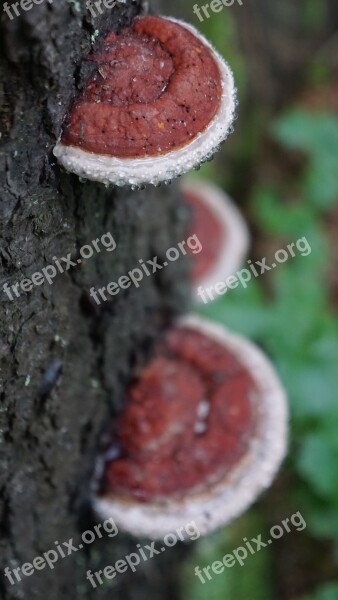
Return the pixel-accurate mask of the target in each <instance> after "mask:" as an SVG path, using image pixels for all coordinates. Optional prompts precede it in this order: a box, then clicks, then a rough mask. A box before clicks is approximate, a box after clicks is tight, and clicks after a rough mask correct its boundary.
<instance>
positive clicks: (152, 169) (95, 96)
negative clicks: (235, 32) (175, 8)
mask: <svg viewBox="0 0 338 600" xmlns="http://www.w3.org/2000/svg"><path fill="white" fill-rule="evenodd" d="M88 58H89V59H90V60H92V61H93V62H94V63H95V64H96V67H97V68H96V70H95V72H94V74H93V75H92V76H91V77H90V78H89V80H88V81H87V84H86V87H85V90H84V91H83V93H82V94H81V96H80V97H79V98H78V99H77V100H76V101H75V102H74V104H73V105H72V107H71V108H70V111H69V113H68V115H67V117H66V120H65V124H64V128H63V131H62V135H61V138H60V140H59V142H58V143H57V145H56V147H55V148H54V154H55V156H56V157H57V158H58V160H59V162H60V163H61V164H62V165H63V166H64V167H65V168H66V169H67V170H68V171H71V172H74V173H76V174H77V175H79V176H82V177H86V178H88V179H91V180H94V181H101V182H103V183H105V184H109V183H113V184H115V185H118V186H122V185H126V184H129V185H134V186H138V185H142V184H145V183H152V184H154V185H157V184H159V183H160V182H162V181H169V180H171V179H173V178H175V177H177V176H179V175H181V174H183V173H185V172H187V171H189V170H190V169H192V168H193V167H197V166H198V165H200V164H201V163H202V162H203V161H205V160H208V159H209V158H210V157H211V156H212V155H213V154H214V153H215V152H216V150H217V149H218V147H219V145H220V143H221V142H222V141H223V140H224V139H225V138H226V137H227V135H228V133H229V131H230V129H231V124H232V122H233V119H234V112H235V104H236V102H235V88H234V81H233V76H232V73H231V70H230V68H229V66H228V65H227V63H226V62H225V61H224V60H223V58H222V57H221V56H220V55H219V54H218V53H217V52H216V50H214V48H213V47H212V46H211V45H210V44H209V42H208V41H207V40H206V39H205V38H204V37H203V36H202V35H201V34H200V33H199V32H198V31H197V30H196V29H195V28H194V27H192V26H191V25H187V24H186V23H183V22H181V21H177V20H175V19H172V18H170V19H169V18H163V17H156V16H140V17H137V18H136V19H135V20H134V21H133V23H132V25H131V26H130V27H129V28H127V29H124V30H122V31H121V32H120V33H118V34H115V33H109V34H108V35H107V36H106V37H105V39H104V40H102V42H101V45H100V46H99V48H98V50H96V51H95V52H94V53H93V54H92V55H90V56H89V57H88Z"/></svg>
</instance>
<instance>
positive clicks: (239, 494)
mask: <svg viewBox="0 0 338 600" xmlns="http://www.w3.org/2000/svg"><path fill="white" fill-rule="evenodd" d="M286 437H287V408H286V399H285V394H284V391H283V388H282V386H281V384H280V382H279V380H278V377H277V376H276V374H275V372H274V370H273V368H272V366H271V364H270V362H269V361H268V359H267V358H266V357H265V356H264V355H263V354H262V352H261V351H260V350H258V349H257V348H256V347H255V346H254V345H253V344H251V343H250V342H248V341H247V340H245V339H243V338H241V337H238V336H237V335H234V334H232V333H230V332H229V331H227V330H226V329H224V328H222V327H220V326H218V325H215V324H212V323H210V322H208V321H205V320H204V319H201V318H199V317H197V316H188V317H185V318H184V319H182V320H181V321H179V322H178V324H177V325H175V326H174V327H172V328H171V329H170V330H169V331H168V332H167V333H166V335H165V336H164V339H162V340H161V342H160V343H159V345H158V347H157V348H156V351H155V355H154V357H153V358H152V360H151V361H150V363H149V364H148V365H147V366H146V367H145V368H144V370H143V371H142V372H141V374H140V375H139V376H138V377H137V379H135V380H134V381H133V382H132V383H131V385H130V387H129V389H128V390H127V396H126V403H125V409H124V411H123V412H122V413H121V415H120V416H119V417H118V419H117V422H116V425H115V430H114V433H113V440H112V448H113V450H114V452H113V454H111V456H110V457H109V458H108V459H107V460H108V462H107V463H106V464H105V470H104V475H103V479H102V480H101V483H100V489H99V491H98V493H97V495H96V497H95V499H94V505H95V509H96V511H97V513H98V514H99V515H101V516H102V517H104V518H107V517H113V518H114V520H115V522H116V523H117V524H118V525H119V526H120V527H121V528H123V529H125V530H127V531H129V532H131V533H134V534H137V535H146V536H149V537H153V538H154V539H155V538H159V537H161V536H163V535H165V534H166V533H168V532H170V531H172V530H174V529H175V528H177V527H178V526H182V525H185V524H186V523H188V522H189V521H191V520H194V521H195V523H196V525H197V526H198V528H199V530H200V532H201V533H207V532H209V531H212V530H213V529H215V528H217V527H219V526H221V525H223V524H225V523H227V522H229V521H230V520H231V519H234V518H235V517H236V516H238V515H239V514H240V513H241V512H242V511H244V510H245V509H246V508H247V507H248V506H249V505H250V504H251V503H252V502H253V501H254V500H255V498H256V497H257V495H258V494H259V493H260V492H261V491H262V490H264V488H266V487H268V486H269V485H270V483H271V481H272V479H273V477H274V475H275V473H276V471H277V469H278V467H279V465H280V463H281V460H282V459H283V457H284V454H285V449H286Z"/></svg>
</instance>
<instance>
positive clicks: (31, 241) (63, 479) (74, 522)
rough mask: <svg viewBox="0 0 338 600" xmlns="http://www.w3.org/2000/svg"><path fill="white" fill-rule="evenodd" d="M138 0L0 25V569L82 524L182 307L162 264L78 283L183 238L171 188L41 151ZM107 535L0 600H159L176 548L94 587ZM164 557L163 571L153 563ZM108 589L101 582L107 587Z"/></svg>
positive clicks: (178, 273) (107, 557)
mask: <svg viewBox="0 0 338 600" xmlns="http://www.w3.org/2000/svg"><path fill="white" fill-rule="evenodd" d="M141 10H142V6H141V0H136V1H135V2H131V1H129V0H128V1H127V4H122V3H120V4H119V5H117V6H116V8H114V9H112V10H105V13H104V15H103V16H102V18H99V19H96V20H93V19H91V18H89V16H88V15H89V13H88V11H86V10H85V6H84V3H82V4H81V5H80V4H78V3H77V2H69V3H67V2H66V1H63V2H56V1H55V2H54V3H53V4H50V3H49V2H48V1H47V0H46V1H45V2H43V3H42V4H41V5H40V6H37V5H34V6H33V7H32V8H31V10H30V11H27V12H24V11H21V16H20V17H16V18H15V19H13V20H10V19H8V18H7V17H6V16H5V15H4V16H3V18H2V20H1V25H0V31H1V35H0V39H1V46H0V52H1V63H0V69H1V73H0V85H1V109H0V128H1V152H0V164H1V169H0V172H1V175H0V176H1V184H0V190H1V197H0V214H1V245H0V257H1V284H0V294H1V321H0V357H1V388H0V391H1V405H0V417H1V429H0V435H1V439H0V443H1V469H0V490H1V499H0V515H1V519H0V554H1V569H4V568H5V566H9V567H10V569H13V568H15V567H18V566H20V565H22V564H23V563H26V562H30V563H31V562H32V560H33V559H34V557H36V556H41V554H42V553H44V552H46V551H47V550H49V549H50V548H53V547H54V542H55V541H57V540H58V541H59V542H64V541H68V540H69V539H70V538H74V544H75V545H78V543H79V536H80V534H81V532H83V531H85V530H86V529H90V528H92V527H93V524H94V523H95V522H98V521H99V520H98V519H95V521H94V520H93V515H92V513H91V510H90V490H91V482H92V478H93V472H94V468H95V462H96V457H97V453H98V451H99V448H100V440H101V439H102V433H103V432H104V430H105V428H106V426H107V424H108V423H109V420H110V419H111V418H112V417H113V416H114V414H115V412H116V410H117V408H118V407H120V406H121V405H122V403H123V395H124V389H125V386H126V384H127V382H128V380H129V379H130V376H131V372H132V369H133V367H134V365H135V364H136V363H138V362H140V361H143V360H144V359H145V358H146V357H147V355H148V354H149V352H151V347H152V343H153V341H154V340H155V338H156V337H157V336H158V334H159V332H160V331H161V329H162V328H163V327H164V326H165V325H166V324H167V323H168V322H169V321H170V320H171V319H172V318H174V316H175V315H176V314H178V313H179V312H180V311H182V310H184V307H185V304H186V298H187V294H186V291H187V290H186V284H185V282H186V279H187V278H186V265H185V262H184V260H183V259H180V260H179V261H177V262H175V263H172V265H171V266H170V267H168V268H166V269H164V270H163V271H160V272H158V273H157V274H156V275H154V276H153V277H148V278H145V279H144V281H143V283H142V286H141V287H140V288H139V289H136V288H129V289H128V290H126V291H125V292H122V291H121V292H120V293H119V295H118V296H115V297H114V298H113V299H112V301H111V302H107V303H102V304H101V305H100V306H97V305H96V304H95V302H93V301H92V299H91V298H90V296H89V290H90V288H91V287H92V286H94V287H96V288H97V287H101V286H102V285H107V283H109V282H110V281H116V280H117V278H118V277H119V276H120V275H123V274H126V273H127V272H128V271H129V270H130V269H133V268H134V267H136V266H137V265H138V261H139V259H141V258H142V259H144V260H147V259H149V258H153V256H155V255H158V256H159V257H163V255H164V253H165V251H166V250H167V249H168V248H170V247H172V246H174V245H175V244H177V243H178V242H179V241H181V240H183V239H185V222H186V214H185V210H184V209H183V208H182V205H181V203H180V198H179V191H178V188H177V187H176V186H172V187H171V188H161V190H157V189H154V188H148V189H146V190H145V191H143V192H132V191H131V190H130V189H122V190H118V189H115V188H110V189H106V188H105V187H104V186H103V185H100V184H95V183H91V182H85V183H83V182H81V181H79V179H78V177H76V176H73V175H69V174H67V173H65V172H63V171H62V170H61V169H60V168H59V167H58V166H57V165H56V161H55V159H54V158H53V155H52V149H53V146H54V144H55V141H56V139H57V137H58V135H59V132H60V127H61V124H62V120H63V117H64V115H65V112H66V110H67V107H68V105H69V103H70V101H71V100H72V98H73V97H74V95H75V94H76V93H77V92H78V91H79V89H81V87H82V86H83V84H84V81H85V80H86V77H87V76H88V63H87V62H86V61H84V62H82V60H81V59H82V58H83V57H84V56H86V55H87V54H88V53H89V51H90V50H91V47H92V43H93V42H92V39H93V38H92V39H91V36H92V34H93V33H94V31H95V30H98V31H99V34H100V35H101V34H103V33H104V32H105V31H108V30H111V29H114V30H116V29H118V28H120V27H123V26H124V25H126V24H128V23H129V22H130V20H131V19H132V17H133V16H134V15H136V14H138V13H139V12H140V11H141ZM106 232H110V233H111V234H112V235H113V237H114V238H115V240H116V243H117V248H116V250H115V251H114V252H106V251H102V252H101V253H95V254H94V255H93V257H92V258H90V259H88V260H87V261H83V263H82V264H81V265H79V266H78V267H76V268H73V269H72V270H69V271H67V272H66V273H64V274H59V275H58V277H56V278H55V280H54V283H53V284H52V285H48V284H47V283H45V284H44V285H42V286H40V287H34V289H33V290H32V291H31V292H27V293H23V292H22V291H21V292H20V297H19V298H15V299H14V300H13V301H11V300H10V299H9V298H8V296H7V295H6V294H5V293H4V291H3V285H4V283H6V282H7V283H8V284H9V285H13V284H14V283H16V282H18V281H20V280H21V279H22V278H23V277H29V276H30V275H32V274H33V273H35V272H38V271H41V269H42V268H43V267H45V266H46V265H48V264H52V263H53V257H57V258H61V257H66V256H67V255H68V254H69V253H71V254H72V256H73V257H75V260H76V259H77V258H78V256H79V254H78V251H79V249H80V248H81V246H82V245H84V244H90V242H91V241H92V240H95V239H96V238H101V236H102V235H103V234H104V233H106ZM136 543H137V540H131V539H130V538H128V537H127V536H124V535H123V534H121V533H119V535H118V537H115V538H113V539H109V538H107V537H106V538H105V539H102V540H101V541H95V542H94V543H93V544H92V545H91V546H88V547H87V548H86V550H85V549H84V550H82V551H78V552H76V553H73V554H72V555H71V556H69V557H66V558H65V559H63V560H59V561H58V563H57V564H56V565H55V568H54V570H51V569H49V568H48V567H45V568H44V569H43V570H41V571H36V572H35V573H34V574H33V575H32V576H29V577H27V576H26V577H25V576H22V581H21V582H17V583H16V584H15V585H11V583H10V582H9V580H8V578H3V577H2V578H1V579H2V581H1V584H0V585H1V587H0V596H1V598H3V600H12V599H14V598H25V599H27V600H28V599H29V600H33V599H34V600H40V599H41V600H45V599H46V598H48V599H49V600H60V599H61V598H67V599H68V598H76V599H77V600H82V599H85V598H95V599H96V600H100V599H101V600H103V599H108V598H109V599H111V598H112V597H114V598H123V599H127V598H130V599H132V598H137V600H142V599H143V598H144V599H146V598H147V599H148V598H149V597H152V598H154V599H156V598H159V599H160V598H161V600H163V598H175V597H178V596H177V591H176V588H175V570H176V567H177V565H178V562H179V559H180V555H181V553H182V552H185V549H184V548H174V549H172V550H170V551H168V553H167V554H166V555H162V556H161V557H159V558H158V559H153V560H152V561H150V562H149V563H143V565H140V567H139V568H138V571H137V573H136V574H128V573H126V574H124V575H119V576H118V577H117V578H116V579H115V580H113V584H114V585H113V587H107V586H100V587H98V588H97V589H96V590H94V589H93V588H92V587H91V585H90V584H89V582H88V581H87V580H86V570H87V569H89V568H91V569H92V570H97V569H102V568H103V567H104V566H106V565H108V564H113V563H114V562H116V560H118V559H119V558H123V556H124V555H125V554H126V553H127V552H128V551H129V552H130V551H133V550H134V549H135V544H136ZM164 565H165V568H163V566H164ZM108 583H109V582H108Z"/></svg>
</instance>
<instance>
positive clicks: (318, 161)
mask: <svg viewBox="0 0 338 600" xmlns="http://www.w3.org/2000/svg"><path fill="white" fill-rule="evenodd" d="M195 4H196V3H195V2H192V1H191V0H185V1H184V3H182V2H176V3H175V2H174V3H173V4H171V5H170V11H169V9H168V10H166V11H165V14H168V12H170V14H173V15H174V16H175V17H179V18H183V19H185V20H187V21H188V22H191V23H193V24H194V25H195V26H196V27H198V28H199V29H200V30H201V31H202V32H203V33H204V34H205V35H206V36H207V37H208V38H209V39H210V40H211V41H212V42H213V44H214V45H215V46H216V48H217V49H218V50H219V51H220V53H221V54H222V55H223V56H224V57H225V58H226V60H227V61H228V62H229V64H230V65H231V67H232V69H233V71H234V74H235V80H236V83H237V87H238V98H239V107H238V116H237V120H236V124H235V133H234V134H233V135H232V136H231V137H230V138H229V139H228V141H227V142H226V144H225V145H224V146H223V149H222V151H221V152H220V153H219V154H218V155H217V156H216V158H215V159H214V161H213V162H211V163H207V164H206V165H204V166H203V167H202V169H201V170H200V172H199V173H198V174H196V177H202V178H203V179H209V180H211V181H213V182H214V183H216V184H218V185H219V186H220V187H222V188H223V189H224V190H225V191H226V192H227V193H228V194H229V195H230V196H231V197H232V198H233V199H234V200H235V202H236V204H237V205H238V206H239V207H240V209H241V211H242V213H243V215H244V216H245V218H246V220H247V222H248V223H249V226H250V230H251V235H252V245H251V250H250V258H251V259H252V260H260V259H261V258H262V257H264V256H267V257H270V258H271V257H272V256H273V254H274V252H275V251H276V250H277V249H279V248H284V247H286V246H287V244H288V243H291V242H294V241H296V240H297V239H298V238H301V237H303V236H305V237H306V238H307V240H308V242H309V243H310V245H311V247H312V253H311V254H310V255H309V256H308V257H306V258H303V257H302V256H300V255H299V256H297V257H296V258H294V259H292V260H289V261H288V262H287V263H285V264H284V265H280V266H279V267H278V269H275V270H274V271H272V272H271V273H265V274H264V275H263V276H262V277H260V278H258V279H256V280H252V281H251V282H250V284H249V286H248V288H247V289H243V288H237V289H235V290H231V291H229V292H228V293H227V294H226V295H225V296H223V297H221V298H220V299H219V300H217V301H216V302H213V303H210V304H208V305H207V306H202V308H199V310H200V312H201V314H203V315H204V316H207V317H209V318H211V319H213V320H215V321H217V322H220V323H222V324H225V325H226V326H228V327H229V328H230V329H232V330H234V331H236V332H239V333H241V334H243V335H245V336H247V337H249V338H251V339H252V340H254V341H255V342H257V343H258V344H259V345H260V346H261V347H262V348H263V349H264V351H265V352H266V353H267V354H268V356H269V357H270V358H271V360H272V362H273V363H274V364H275V366H276V368H277V370H278V372H279V375H280V377H281V379H282V381H283V384H284V386H285V387H286V389H287V393H288V398H289V404H290V413H291V417H290V421H291V426H290V444H289V454H288V457H287V459H286V461H285V463H284V466H283V468H282V470H281V472H280V474H279V476H278V478H277V480H276V482H275V484H274V485H273V487H272V488H271V489H270V490H269V491H268V492H267V493H266V494H264V496H263V497H262V498H261V500H259V501H258V502H257V503H256V504H255V505H254V507H253V508H252V509H251V510H250V511H248V512H247V513H246V514H245V515H244V516H242V517H241V518H240V519H238V520H236V522H235V523H234V524H233V525H232V526H230V527H227V528H225V529H223V530H221V531H219V532H218V533H216V534H214V535H212V536H209V537H208V538H205V539H203V540H200V541H198V542H195V544H194V547H193V552H192V556H191V558H190V561H189V563H188V564H187V565H186V566H185V569H184V571H183V575H182V597H183V598H184V600H204V599H205V598H208V600H224V599H225V598H226V599H231V600H232V599H236V600H247V599H248V598H250V599H252V600H267V599H269V600H275V599H278V600H337V599H338V335H337V333H338V317H337V297H338V235H337V225H338V83H337V72H338V6H337V2H336V0H334V2H329V1H324V0H297V2H295V0H291V1H288V0H285V1H284V0H283V2H281V1H277V2H276V1H275V2H271V0H256V1H252V0H243V3H242V6H240V5H239V4H238V2H237V1H235V2H234V4H233V6H228V7H225V6H224V8H223V10H221V11H220V12H218V13H215V12H213V11H212V10H211V9H209V13H210V18H206V17H205V15H204V13H203V11H202V15H204V20H203V22H201V21H200V19H199V18H198V16H197V15H196V14H195V13H194V10H193V7H194V5H195ZM203 5H204V6H206V5H207V3H206V2H205V1H204V0H201V1H200V2H199V3H198V4H197V6H198V7H199V8H201V7H202V6H203ZM162 7H163V5H162ZM162 12H163V11H162ZM297 511H300V513H301V514H302V516H303V518H304V519H305V521H306V524H307V527H306V528H305V529H304V530H303V531H296V530H295V529H293V530H292V531H291V532H290V533H288V534H285V535H284V536H283V537H282V538H281V539H279V540H275V541H274V542H273V544H271V545H270V546H269V547H267V548H263V549H261V551H260V552H258V553H257V554H255V555H253V556H250V557H249V558H248V559H247V560H246V562H245V565H244V566H243V567H241V566H239V565H236V566H234V567H233V568H231V569H230V568H229V569H225V572H224V573H222V574H221V575H215V574H214V575H213V578H212V580H211V581H208V582H207V584H206V585H202V584H201V582H200V581H199V579H198V578H197V577H196V576H195V575H194V567H195V565H197V564H198V565H199V566H200V567H203V566H206V565H208V564H210V563H211V562H213V561H215V560H221V558H222V556H223V555H225V554H227V553H230V552H232V551H233V550H234V549H235V548H236V547H238V546H240V545H241V544H242V545H243V537H246V538H247V539H248V540H249V539H250V538H252V537H256V536H257V535H258V534H262V539H263V540H264V538H265V539H267V537H268V532H269V530H270V528H271V527H272V526H273V525H275V524H278V523H281V521H282V520H283V519H285V518H287V517H289V516H290V515H292V514H293V513H295V512H297Z"/></svg>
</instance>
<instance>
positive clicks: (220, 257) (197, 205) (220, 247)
mask: <svg viewBox="0 0 338 600" xmlns="http://www.w3.org/2000/svg"><path fill="white" fill-rule="evenodd" d="M182 194H183V198H184V201H185V202H186V203H187V204H188V205H189V206H190V208H191V209H192V218H191V220H190V223H189V233H191V235H192V234H196V235H197V237H198V239H199V240H200V242H201V245H202V250H201V252H200V253H199V254H197V255H194V260H193V264H192V271H191V279H192V283H193V286H194V288H196V289H195V297H196V299H198V301H199V302H200V301H201V298H200V296H199V295H198V294H197V291H198V288H199V287H200V286H202V287H203V288H207V287H214V286H215V285H216V284H217V283H219V282H223V281H224V280H225V279H227V277H229V276H230V275H234V274H235V273H236V271H237V270H238V269H239V267H240V266H241V264H242V262H243V260H244V258H245V256H246V255H247V252H248V249H249V244H250V234H249V230H248V227H247V225H246V222H245V220H244V219H243V217H242V215H241V213H240V211H239V210H238V208H237V206H236V205H235V203H234V202H233V201H232V200H231V199H230V198H229V196H227V194H225V193H224V192H223V190H222V189H221V188H219V187H217V186H215V185H212V184H210V183H209V182H205V181H203V180H197V181H195V180H186V181H184V183H183V186H182Z"/></svg>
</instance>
